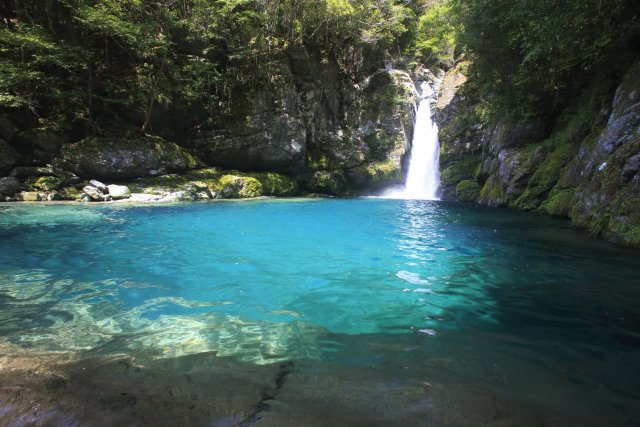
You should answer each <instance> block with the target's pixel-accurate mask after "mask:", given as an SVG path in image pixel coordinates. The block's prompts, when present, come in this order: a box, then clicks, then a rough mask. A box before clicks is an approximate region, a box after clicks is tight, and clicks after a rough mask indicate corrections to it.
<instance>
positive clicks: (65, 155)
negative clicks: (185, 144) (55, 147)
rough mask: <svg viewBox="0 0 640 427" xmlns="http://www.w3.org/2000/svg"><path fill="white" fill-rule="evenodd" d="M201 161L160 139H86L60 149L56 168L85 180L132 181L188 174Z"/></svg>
mask: <svg viewBox="0 0 640 427" xmlns="http://www.w3.org/2000/svg"><path fill="white" fill-rule="evenodd" d="M197 164H198V163H197V161H196V160H195V159H194V158H193V157H192V156H191V155H190V154H189V153H187V152H186V151H184V150H183V149H182V148H180V147H179V146H178V145H176V144H174V143H171V142H167V141H165V140H163V139H161V138H157V137H149V136H148V137H143V138H136V139H123V138H93V137H92V138H86V139H83V140H82V141H79V142H77V143H75V144H68V145H65V146H63V147H62V149H61V150H60V156H59V157H58V158H57V159H56V160H55V165H56V166H57V167H59V168H61V169H64V170H70V171H73V172H74V173H76V174H78V175H79V176H82V177H97V178H101V179H109V178H110V179H130V178H140V177H146V176H154V175H162V174H166V173H173V172H184V171H186V170H188V169H193V168H195V167H196V166H197Z"/></svg>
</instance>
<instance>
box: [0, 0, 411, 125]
mask: <svg viewBox="0 0 640 427" xmlns="http://www.w3.org/2000/svg"><path fill="white" fill-rule="evenodd" d="M6 3H7V4H6V5H5V7H4V9H3V12H5V13H6V14H7V16H6V17H5V18H4V19H3V21H2V22H1V23H0V65H1V67H0V107H8V108H25V109H27V110H29V111H31V112H32V113H33V115H34V116H35V117H37V118H38V119H39V120H40V122H41V124H42V125H43V126H52V127H58V128H65V127H67V128H68V127H70V126H72V125H73V124H74V123H79V122H88V123H91V124H92V127H93V128H94V129H96V130H98V131H100V129H98V127H99V125H100V123H104V121H105V120H107V119H110V118H112V117H113V114H114V111H122V110H123V109H125V107H126V109H127V110H128V111H129V112H130V113H128V119H129V120H130V119H135V120H137V122H138V123H137V124H138V125H139V126H140V127H142V128H143V129H148V128H150V127H152V125H153V117H154V114H155V112H156V111H157V110H158V109H159V108H161V109H163V110H170V109H171V106H172V105H173V104H176V103H178V104H179V105H180V107H181V108H183V109H184V108H186V109H189V110H191V111H201V112H202V114H203V115H205V114H206V115H208V116H211V115H213V114H214V113H216V112H219V111H226V110H229V111H231V110H232V109H233V108H234V105H233V103H234V97H233V94H234V93H235V92H238V91H240V92H242V93H246V91H247V90H250V89H251V88H262V87H264V86H265V84H266V85H269V84H278V81H279V80H280V79H281V76H282V74H283V73H282V64H286V56H285V53H286V52H287V50H288V49H290V48H291V47H294V46H305V47H307V48H309V47H313V48H314V49H315V50H316V51H317V52H320V54H321V55H323V57H325V58H329V57H333V58H335V59H336V60H337V61H338V62H339V64H340V66H341V67H342V71H343V72H345V73H356V72H357V71H358V69H359V67H361V66H362V65H363V63H364V57H365V56H367V55H369V56H371V55H373V57H375V56H376V54H372V52H378V53H379V56H380V57H384V55H386V54H389V53H390V52H392V51H394V52H400V51H402V49H403V47H402V46H401V45H402V44H410V43H411V38H410V37H405V36H406V35H407V34H408V33H409V29H410V28H413V27H415V22H416V20H417V18H416V16H415V13H414V10H413V9H411V7H412V5H408V4H405V3H404V2H397V1H393V0H319V1H298V0H180V1H174V0H158V1H154V2H147V1H142V0H126V1H123V0H39V1H36V0H23V1H8V2H6ZM107 121H108V120H107Z"/></svg>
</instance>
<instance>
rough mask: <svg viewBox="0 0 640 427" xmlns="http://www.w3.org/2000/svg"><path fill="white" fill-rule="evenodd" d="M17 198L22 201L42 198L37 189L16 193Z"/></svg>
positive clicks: (36, 200)
mask: <svg viewBox="0 0 640 427" xmlns="http://www.w3.org/2000/svg"><path fill="white" fill-rule="evenodd" d="M15 198H16V200H18V201H22V202H38V201H40V200H41V199H40V195H39V194H38V192H37V191H21V192H20V193H16V195H15Z"/></svg>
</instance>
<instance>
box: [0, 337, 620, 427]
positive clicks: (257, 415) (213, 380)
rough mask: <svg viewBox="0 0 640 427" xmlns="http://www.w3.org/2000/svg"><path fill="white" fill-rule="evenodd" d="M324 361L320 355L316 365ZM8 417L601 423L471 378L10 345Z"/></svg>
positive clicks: (3, 410)
mask: <svg viewBox="0 0 640 427" xmlns="http://www.w3.org/2000/svg"><path fill="white" fill-rule="evenodd" d="M314 363H315V364H314ZM0 425H1V426H65V427H67V426H213V427H226V426H248V425H260V426H390V425H397V426H409V425H411V426H478V425H486V426H556V425H557V426H597V425H610V424H608V423H607V422H603V421H598V419H597V418H595V419H594V418H593V417H592V416H590V415H589V414H583V415H582V416H576V415H575V411H571V413H570V414H569V413H565V411H563V410H562V406H561V405H559V406H556V407H553V408H550V407H545V406H544V405H543V404H537V403H535V402H531V401H530V400H529V401H524V400H519V399H518V397H517V396H505V395H500V394H498V393H495V392H492V391H491V390H488V389H483V388H479V387H475V386H472V385H470V384H465V383H448V384H442V383H428V382H418V381H411V380H406V379H404V380H400V379H398V377H397V376H394V375H386V374H384V373H381V372H380V371H378V370H374V369H371V368H364V367H344V366H327V365H326V364H322V365H321V364H318V362H309V363H295V362H287V363H277V364H273V365H261V366H258V365H252V364H245V363H239V362H237V361H234V360H232V359H229V358H221V357H217V356H216V355H215V354H212V353H205V354H198V355H193V356H184V357H178V358H174V359H162V360H150V361H147V362H144V363H143V362H139V361H136V360H135V359H134V358H132V357H128V356H124V355H123V356H108V357H107V356H98V357H79V356H78V355H77V354H70V353H56V354H42V353H39V354H38V353H31V352H27V351H25V350H23V349H20V348H17V347H14V346H10V345H6V344H3V345H2V346H0Z"/></svg>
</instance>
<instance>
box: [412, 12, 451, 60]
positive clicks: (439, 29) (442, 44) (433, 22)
mask: <svg viewBox="0 0 640 427" xmlns="http://www.w3.org/2000/svg"><path fill="white" fill-rule="evenodd" d="M457 34H458V29H457V28H456V24H455V21H454V20H453V19H452V12H451V7H450V5H449V3H448V2H441V3H434V4H432V5H431V6H430V7H429V8H428V9H427V11H426V12H425V14H424V15H422V16H421V17H420V20H419V25H418V34H417V37H416V46H415V55H416V57H417V58H419V59H421V60H422V61H423V62H425V63H440V64H443V65H451V64H453V60H454V50H455V47H456V40H457Z"/></svg>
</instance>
